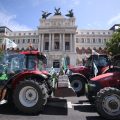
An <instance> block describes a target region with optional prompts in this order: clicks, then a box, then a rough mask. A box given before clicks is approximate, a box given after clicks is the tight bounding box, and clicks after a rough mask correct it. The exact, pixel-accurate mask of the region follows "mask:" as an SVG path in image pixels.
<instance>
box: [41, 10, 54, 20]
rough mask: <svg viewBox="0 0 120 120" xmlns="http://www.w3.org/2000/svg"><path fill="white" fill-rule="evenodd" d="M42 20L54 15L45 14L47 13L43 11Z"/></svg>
mask: <svg viewBox="0 0 120 120" xmlns="http://www.w3.org/2000/svg"><path fill="white" fill-rule="evenodd" d="M42 13H43V14H42V19H46V18H47V17H48V16H49V15H50V14H52V13H48V12H45V11H42Z"/></svg>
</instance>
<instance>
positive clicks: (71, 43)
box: [70, 34, 74, 52]
mask: <svg viewBox="0 0 120 120" xmlns="http://www.w3.org/2000/svg"><path fill="white" fill-rule="evenodd" d="M72 38H73V37H72V34H70V51H71V52H73V49H72V48H73V45H74V44H73V39H72Z"/></svg>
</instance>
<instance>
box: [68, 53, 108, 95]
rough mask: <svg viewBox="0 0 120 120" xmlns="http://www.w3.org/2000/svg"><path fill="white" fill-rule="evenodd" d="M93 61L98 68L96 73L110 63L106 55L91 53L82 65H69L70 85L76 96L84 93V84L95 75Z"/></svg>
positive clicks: (99, 72) (101, 71) (100, 71)
mask: <svg viewBox="0 0 120 120" xmlns="http://www.w3.org/2000/svg"><path fill="white" fill-rule="evenodd" d="M93 63H94V64H95V65H96V67H97V69H98V72H97V75H99V74H102V73H103V71H104V70H105V69H106V68H107V67H108V66H109V65H110V60H109V58H108V56H107V55H91V56H90V57H89V58H88V59H87V60H86V62H85V64H84V66H77V67H71V68H69V70H68V71H69V73H68V76H69V80H70V83H71V86H72V87H73V89H74V90H75V92H76V94H77V96H80V95H83V94H84V93H85V84H86V83H87V82H88V81H89V80H90V78H92V77H94V76H95V74H94V73H95V70H94V64H93ZM107 71H108V70H107Z"/></svg>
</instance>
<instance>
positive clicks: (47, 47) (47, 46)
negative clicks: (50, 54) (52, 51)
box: [45, 42, 49, 50]
mask: <svg viewBox="0 0 120 120" xmlns="http://www.w3.org/2000/svg"><path fill="white" fill-rule="evenodd" d="M45 50H49V42H45Z"/></svg>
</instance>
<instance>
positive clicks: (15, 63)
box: [0, 51, 48, 84]
mask: <svg viewBox="0 0 120 120" xmlns="http://www.w3.org/2000/svg"><path fill="white" fill-rule="evenodd" d="M45 64H46V57H45V56H44V55H43V54H39V53H38V52H36V51H33V52H29V51H28V52H21V53H10V54H3V55H2V57H1V59H0V84H3V83H5V82H6V81H7V80H9V79H10V78H11V77H13V76H14V75H17V74H19V73H21V72H24V71H41V72H42V73H43V74H46V75H47V74H48V73H47V72H46V71H45V70H44V69H45Z"/></svg>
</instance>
